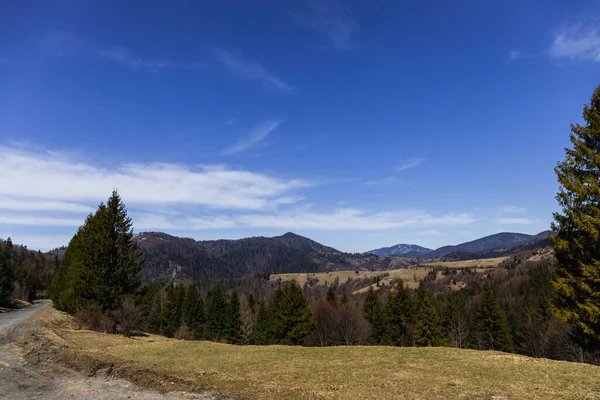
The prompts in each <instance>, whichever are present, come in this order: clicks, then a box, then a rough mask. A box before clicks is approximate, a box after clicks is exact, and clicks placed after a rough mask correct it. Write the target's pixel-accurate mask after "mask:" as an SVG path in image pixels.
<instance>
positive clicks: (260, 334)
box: [138, 282, 316, 345]
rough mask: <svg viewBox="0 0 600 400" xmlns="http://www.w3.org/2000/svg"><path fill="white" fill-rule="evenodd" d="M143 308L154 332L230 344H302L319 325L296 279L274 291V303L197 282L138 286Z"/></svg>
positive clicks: (147, 327)
mask: <svg viewBox="0 0 600 400" xmlns="http://www.w3.org/2000/svg"><path fill="white" fill-rule="evenodd" d="M138 299H139V302H138V303H139V307H140V309H141V310H143V312H144V315H145V321H146V325H145V328H146V329H147V331H148V332H150V333H155V334H160V335H164V336H167V337H175V338H178V339H186V340H194V339H195V340H212V341H218V342H223V343H230V344H246V345H247V344H262V345H267V344H275V343H278V344H285V343H288V344H300V343H302V340H303V339H304V338H305V337H306V336H308V335H309V334H310V333H311V332H312V331H313V330H314V329H315V328H316V321H315V320H314V319H313V318H312V312H311V308H310V303H309V302H308V299H307V298H306V296H305V295H304V293H303V291H302V289H301V288H300V287H299V286H298V285H297V284H296V283H295V282H292V283H291V284H289V285H287V286H286V287H280V288H278V289H277V290H276V291H275V294H274V296H273V298H272V299H271V301H270V303H269V304H267V303H266V302H265V301H264V300H263V301H260V302H259V303H256V302H255V300H254V298H253V296H252V295H250V296H249V297H248V298H243V299H240V297H239V296H238V294H237V291H236V290H235V289H233V290H232V291H231V292H229V293H224V292H223V290H222V289H221V287H220V286H219V285H217V286H215V287H214V288H213V289H212V290H210V291H209V293H208V294H207V295H206V297H202V296H201V295H200V293H199V291H198V288H197V286H196V285H195V284H190V285H187V286H186V285H183V284H180V285H174V284H173V283H171V284H169V286H168V287H167V288H166V289H164V288H161V287H160V286H158V285H151V286H148V287H145V288H143V289H142V290H141V291H140V295H139V296H138Z"/></svg>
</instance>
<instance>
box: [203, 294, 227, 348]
mask: <svg viewBox="0 0 600 400" xmlns="http://www.w3.org/2000/svg"><path fill="white" fill-rule="evenodd" d="M226 309H227V304H226V302H225V296H224V294H223V290H222V289H221V286H220V285H217V286H215V287H214V288H212V290H211V291H210V292H209V293H208V295H207V296H206V309H205V312H206V324H205V327H204V337H205V338H206V339H209V340H218V339H222V338H224V337H225V335H226V312H227V311H226Z"/></svg>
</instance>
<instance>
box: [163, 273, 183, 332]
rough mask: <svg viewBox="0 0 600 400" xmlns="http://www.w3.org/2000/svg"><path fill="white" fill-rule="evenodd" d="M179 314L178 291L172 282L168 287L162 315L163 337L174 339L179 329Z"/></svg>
mask: <svg viewBox="0 0 600 400" xmlns="http://www.w3.org/2000/svg"><path fill="white" fill-rule="evenodd" d="M177 314H178V313H177V289H176V288H175V285H173V282H171V283H170V284H169V286H168V287H167V291H166V293H165V297H164V299H163V302H162V309H161V313H160V333H161V334H162V335H165V336H167V337H172V336H173V335H174V334H175V332H176V331H177V329H179V325H180V324H179V322H180V320H178V318H177Z"/></svg>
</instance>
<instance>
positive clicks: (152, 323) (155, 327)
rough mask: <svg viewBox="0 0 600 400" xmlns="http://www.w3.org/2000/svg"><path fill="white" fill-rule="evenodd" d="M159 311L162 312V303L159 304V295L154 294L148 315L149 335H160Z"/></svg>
mask: <svg viewBox="0 0 600 400" xmlns="http://www.w3.org/2000/svg"><path fill="white" fill-rule="evenodd" d="M161 311H162V302H161V293H160V292H158V293H156V296H155V297H154V302H153V303H152V306H151V308H150V313H149V315H148V324H147V325H148V331H149V332H150V333H160V326H161Z"/></svg>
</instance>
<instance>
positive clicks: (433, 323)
mask: <svg viewBox="0 0 600 400" xmlns="http://www.w3.org/2000/svg"><path fill="white" fill-rule="evenodd" d="M416 339H417V344H418V345H419V346H425V347H430V346H439V345H441V342H442V330H441V326H440V317H439V315H438V313H437V310H436V309H435V304H434V303H433V299H432V298H431V296H428V295H425V296H424V297H423V300H422V301H421V304H420V305H419V315H418V317H417V325H416Z"/></svg>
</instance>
